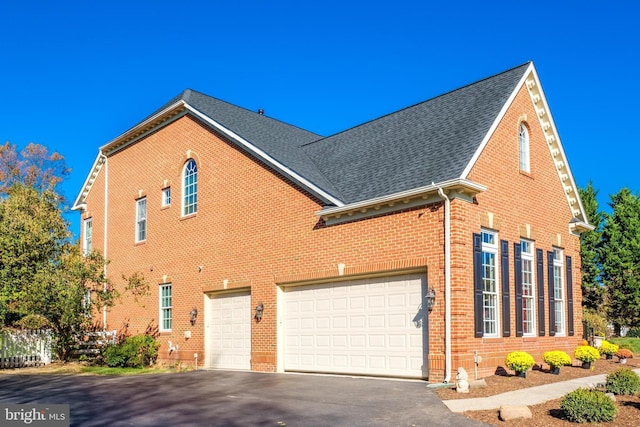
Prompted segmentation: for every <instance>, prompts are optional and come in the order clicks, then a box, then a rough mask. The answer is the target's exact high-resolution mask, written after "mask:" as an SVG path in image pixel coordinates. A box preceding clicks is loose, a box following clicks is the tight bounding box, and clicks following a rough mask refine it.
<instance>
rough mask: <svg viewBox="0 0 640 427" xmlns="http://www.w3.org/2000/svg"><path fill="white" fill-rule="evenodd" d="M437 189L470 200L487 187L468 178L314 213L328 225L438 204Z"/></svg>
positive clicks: (326, 208) (439, 198) (327, 208)
mask: <svg viewBox="0 0 640 427" xmlns="http://www.w3.org/2000/svg"><path fill="white" fill-rule="evenodd" d="M438 189H442V190H443V191H444V192H445V193H446V194H447V195H448V196H449V197H451V198H460V199H464V200H467V201H472V200H473V197H474V196H475V195H476V194H478V193H482V192H484V191H486V190H487V187H485V186H484V185H482V184H478V183H477V182H473V181H470V180H468V179H463V178H456V179H452V180H448V181H443V182H440V183H431V184H430V185H427V186H423V187H419V188H414V189H411V190H406V191H401V192H398V193H394V194H389V195H386V196H382V197H376V198H373V199H369V200H362V201H359V202H355V203H350V204H347V205H344V206H332V207H325V208H324V209H322V210H321V211H318V212H316V215H318V216H320V217H321V218H322V219H324V220H325V222H327V224H333V223H339V222H345V221H352V220H355V219H360V218H365V217H370V216H374V215H379V214H382V213H387V212H393V211H397V210H402V209H407V208H411V207H415V206H420V205H426V204H429V203H433V202H436V201H441V200H442V198H441V197H440V196H438Z"/></svg>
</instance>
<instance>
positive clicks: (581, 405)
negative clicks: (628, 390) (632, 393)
mask: <svg viewBox="0 0 640 427" xmlns="http://www.w3.org/2000/svg"><path fill="white" fill-rule="evenodd" d="M560 409H562V410H563V411H564V413H565V415H566V417H567V419H568V420H569V421H571V422H574V423H585V422H587V423H600V422H609V421H613V420H614V419H615V417H616V415H617V414H618V407H617V406H616V404H615V403H614V401H613V400H611V399H610V398H609V396H607V395H606V394H605V393H604V392H603V391H599V390H593V389H587V388H579V389H577V390H574V391H572V392H570V393H567V394H565V395H564V397H563V398H562V400H561V401H560Z"/></svg>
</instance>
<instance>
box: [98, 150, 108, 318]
mask: <svg viewBox="0 0 640 427" xmlns="http://www.w3.org/2000/svg"><path fill="white" fill-rule="evenodd" d="M100 155H101V156H104V154H103V153H102V150H100ZM108 213H109V159H108V158H107V156H104V238H103V241H104V244H103V245H104V246H103V249H102V250H103V256H104V259H105V263H104V266H103V267H102V268H103V272H104V277H105V279H106V277H107V262H106V260H107V239H108V237H107V236H109V225H108V222H109V216H108ZM103 291H104V292H106V291H107V282H106V281H105V282H104V284H103ZM102 327H103V328H104V330H105V331H106V330H107V306H106V305H104V306H103V307H102Z"/></svg>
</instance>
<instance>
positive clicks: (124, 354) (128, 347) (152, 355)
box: [104, 335, 160, 368]
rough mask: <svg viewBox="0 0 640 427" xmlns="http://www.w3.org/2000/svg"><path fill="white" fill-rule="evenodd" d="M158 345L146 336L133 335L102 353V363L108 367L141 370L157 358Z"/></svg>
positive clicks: (153, 339)
mask: <svg viewBox="0 0 640 427" xmlns="http://www.w3.org/2000/svg"><path fill="white" fill-rule="evenodd" d="M158 347H160V344H159V343H158V341H156V340H155V338H153V337H151V336H148V335H134V336H132V337H128V338H126V339H125V340H124V341H123V342H122V343H118V344H112V345H109V346H108V347H107V348H106V349H105V351H104V361H105V363H106V364H107V365H108V366H110V367H123V368H124V367H128V368H142V367H144V366H149V365H150V364H152V363H153V362H154V361H155V359H156V357H158Z"/></svg>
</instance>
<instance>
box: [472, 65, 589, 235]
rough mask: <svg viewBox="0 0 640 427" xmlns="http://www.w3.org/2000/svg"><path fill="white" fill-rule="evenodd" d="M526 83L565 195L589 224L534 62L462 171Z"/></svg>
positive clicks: (488, 137)
mask: <svg viewBox="0 0 640 427" xmlns="http://www.w3.org/2000/svg"><path fill="white" fill-rule="evenodd" d="M522 85H526V87H527V89H528V92H529V96H530V97H531V102H532V103H533V105H534V108H535V109H536V117H537V118H538V121H539V123H540V127H541V128H542V130H543V132H544V135H545V138H546V141H547V144H548V146H549V151H550V153H551V156H552V158H553V160H554V163H555V166H556V170H557V172H558V178H559V179H560V182H561V183H562V186H563V188H564V193H565V197H566V198H567V203H568V204H569V208H570V209H571V214H572V216H573V217H575V218H577V219H579V220H581V221H583V222H584V223H585V224H587V225H588V218H587V215H586V212H585V210H584V207H583V206H582V201H581V200H580V195H579V193H578V187H577V186H576V183H575V181H574V179H573V175H572V174H571V170H570V169H569V163H568V162H567V156H566V155H565V153H564V149H563V148H562V143H561V142H560V136H559V135H558V131H557V129H556V125H555V122H554V121H553V117H552V116H551V112H550V110H549V105H548V104H547V99H546V97H545V96H544V92H543V91H542V86H541V85H540V79H539V78H538V73H537V72H536V69H535V67H534V66H533V63H531V64H530V65H529V67H528V68H527V70H526V71H525V72H524V73H523V75H522V78H521V79H520V81H519V82H518V84H517V85H516V87H515V89H514V90H513V93H511V95H510V96H509V99H508V100H507V101H506V102H505V104H504V106H503V107H502V110H501V111H500V114H498V116H497V117H496V119H495V120H494V122H493V124H492V125H491V128H490V129H489V131H488V132H487V134H486V135H485V136H484V138H483V140H482V143H481V144H480V146H479V147H478V149H477V150H476V152H475V154H474V155H473V157H472V158H471V161H470V162H469V164H467V167H466V168H465V169H464V171H463V172H462V178H464V179H466V178H467V176H468V175H469V173H470V172H471V169H472V168H473V166H475V164H476V162H477V160H478V158H479V157H480V154H481V153H482V151H483V150H484V148H485V147H486V145H487V143H488V142H489V139H490V138H491V136H493V133H494V132H495V130H496V128H497V127H498V124H499V123H500V121H501V120H502V119H503V117H504V115H505V114H506V112H507V110H508V109H509V107H511V104H512V103H513V101H514V99H515V97H516V95H517V94H518V92H519V91H520V88H521V87H522Z"/></svg>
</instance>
